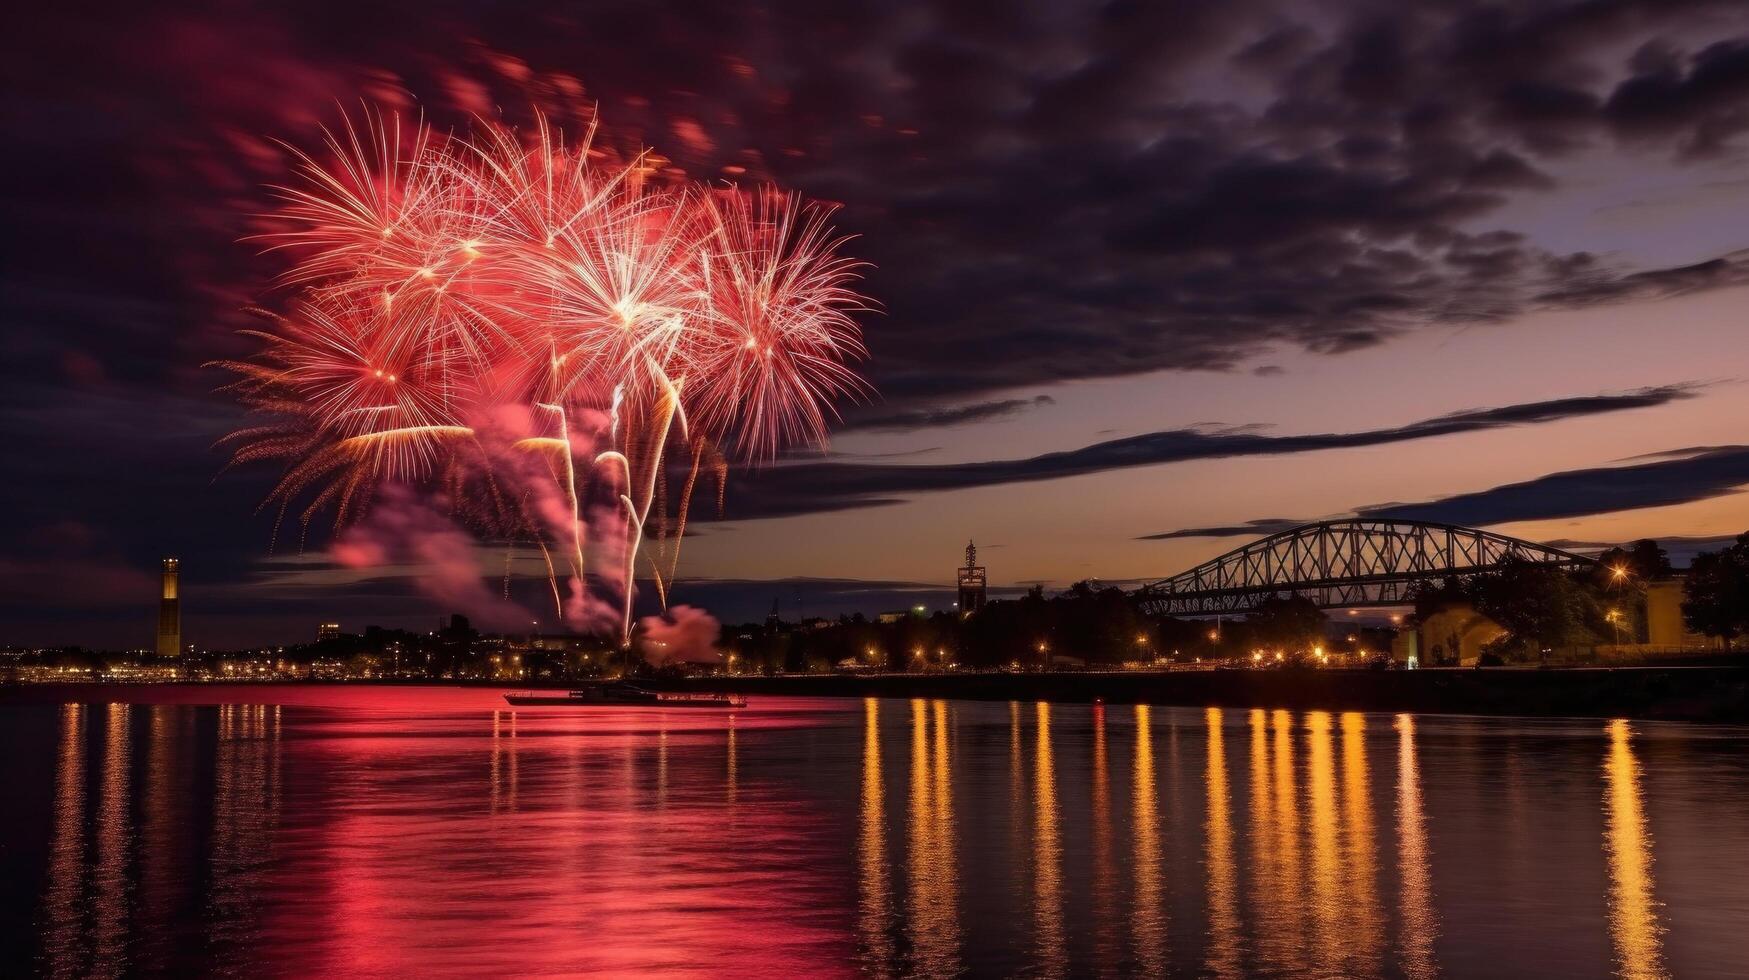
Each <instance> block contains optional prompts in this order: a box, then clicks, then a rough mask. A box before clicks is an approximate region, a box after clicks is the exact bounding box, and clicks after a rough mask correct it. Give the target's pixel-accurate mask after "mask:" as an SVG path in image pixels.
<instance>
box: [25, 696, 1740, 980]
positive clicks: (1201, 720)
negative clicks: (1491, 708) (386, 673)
mask: <svg viewBox="0 0 1749 980" xmlns="http://www.w3.org/2000/svg"><path fill="white" fill-rule="evenodd" d="M69 694H70V695H71V696H74V697H82V698H85V699H86V700H88V701H89V702H91V703H84V704H64V705H53V704H37V705H22V704H9V705H3V706H0V738H3V739H4V742H3V743H0V744H3V745H4V754H3V755H0V787H3V790H0V793H3V795H4V798H5V801H6V802H5V805H4V806H3V807H0V975H4V976H19V975H30V974H48V975H56V976H84V975H94V974H95V975H116V974H157V975H177V976H187V975H194V974H203V973H225V974H240V975H249V976H298V977H310V976H383V977H387V976H440V975H467V976H487V975H509V974H547V975H552V974H569V973H580V972H598V973H617V974H640V975H649V974H653V973H664V974H679V975H697V976H736V975H740V976H796V975H810V976H822V975H824V976H830V975H847V974H856V973H865V974H875V975H887V974H911V975H954V974H960V975H1012V974H1031V975H1044V976H1051V975H1067V976H1081V975H1095V974H1105V975H1161V974H1174V975H1210V976H1235V977H1236V976H1264V975H1280V976H1314V975H1316V976H1329V977H1367V976H1407V977H1430V976H1436V975H1446V976H1468V977H1494V976H1542V977H1550V976H1576V977H1592V976H1607V975H1610V974H1622V975H1627V976H1634V977H1654V976H1663V975H1674V976H1685V977H1687V976H1695V977H1699V976H1720V977H1724V976H1744V975H1749V732H1745V731H1744V730H1743V729H1730V728H1717V727H1699V726H1687V725H1676V724H1654V723H1637V722H1634V723H1630V722H1621V721H1614V722H1612V721H1603V720H1529V719H1510V718H1466V717H1449V716H1410V715H1379V714H1357V713H1324V712H1305V713H1299V712H1295V713H1290V712H1286V711H1249V710H1232V709H1228V710H1216V709H1206V710H1205V709H1200V708H1198V709H1191V708H1164V707H1153V708H1149V707H1145V706H1144V707H1137V706H1129V705H1125V706H1107V707H1099V706H1092V707H1089V706H1085V705H1050V704H1043V703H1034V702H1014V703H1006V702H1004V703H972V702H956V701H934V700H918V701H903V700H889V701H872V700H871V701H867V702H863V701H854V700H800V699H797V700H787V699H776V698H765V699H761V698H755V699H754V703H753V705H752V706H751V707H750V708H749V709H748V710H745V711H741V712H736V713H728V712H718V711H698V712H693V711H655V710H649V709H592V710H575V709H562V708H557V709H553V708H534V709H517V710H509V709H508V708H506V707H505V706H504V704H503V702H502V701H501V699H500V698H499V697H498V696H497V692H492V691H486V690H467V689H448V688H389V689H385V688H357V687H354V688H346V687H332V688H326V687H284V688H249V687H230V688H224V687H198V688H157V689H152V688H146V689H140V690H137V691H131V692H128V693H127V694H125V695H121V696H125V697H128V698H130V699H132V703H102V702H103V701H104V700H105V699H107V698H109V697H113V696H116V695H114V694H111V693H106V692H98V691H92V690H86V691H84V692H74V691H70V692H69ZM215 702H223V703H215Z"/></svg>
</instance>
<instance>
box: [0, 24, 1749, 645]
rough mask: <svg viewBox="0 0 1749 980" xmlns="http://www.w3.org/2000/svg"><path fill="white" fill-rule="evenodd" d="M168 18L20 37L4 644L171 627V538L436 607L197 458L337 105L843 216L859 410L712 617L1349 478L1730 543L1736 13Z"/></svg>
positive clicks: (1739, 413) (1337, 502)
mask: <svg viewBox="0 0 1749 980" xmlns="http://www.w3.org/2000/svg"><path fill="white" fill-rule="evenodd" d="M174 6H175V8H176V9H175V10H174V11H172V10H170V9H169V8H163V9H153V5H138V4H134V5H125V6H117V7H116V8H115V9H113V10H111V11H108V12H107V13H102V14H99V13H93V12H91V11H90V10H89V9H82V10H80V11H78V12H76V13H75V12H73V11H71V10H67V11H65V12H51V11H50V9H49V7H48V6H47V5H37V6H36V7H35V8H33V9H32V10H31V11H29V12H28V13H21V14H18V15H15V16H14V18H13V19H12V23H11V24H9V32H8V33H9V34H10V38H9V41H8V43H7V44H6V46H5V48H6V49H5V51H4V54H5V57H4V58H3V59H0V74H3V75H4V77H5V83H6V84H5V91H6V93H7V94H6V98H5V99H4V100H3V101H0V120H3V121H0V132H3V134H4V136H5V140H6V145H7V153H6V159H7V164H8V171H9V179H7V180H6V181H5V182H4V183H3V184H0V200H3V202H4V208H5V213H6V214H7V229H8V233H7V234H6V235H5V236H4V238H3V239H0V371H3V372H4V384H3V385H0V435H3V436H4V439H5V444H6V445H7V447H8V450H7V453H6V461H7V463H6V471H5V479H4V480H0V643H5V642H75V643H85V644H90V645H99V646H137V645H147V644H149V642H150V639H151V631H152V628H153V623H154V606H153V600H154V596H155V567H156V561H157V559H158V557H160V556H161V555H164V554H172V553H174V554H178V555H180V556H181V557H182V559H183V565H184V590H185V593H186V596H187V598H186V601H185V631H186V633H187V635H188V638H189V639H190V640H191V641H192V642H195V643H199V644H203V645H234V644H242V643H249V642H286V641H293V640H301V639H305V638H307V637H308V636H310V635H311V634H312V633H313V630H314V624H315V622H316V621H317V620H318V619H323V618H338V619H340V620H341V621H342V623H344V624H345V625H346V626H347V628H349V629H358V628H361V627H362V626H363V625H364V624H365V623H366V622H378V623H384V624H393V625H403V624H409V625H423V624H426V623H428V622H430V621H432V620H433V619H434V618H435V616H436V615H438V614H439V613H441V612H444V611H446V610H444V609H442V608H440V606H439V605H438V604H436V603H433V602H432V601H431V600H429V599H427V598H425V597H423V596H422V595H421V594H420V593H419V591H418V589H417V588H416V587H415V585H414V579H415V578H416V577H417V573H418V570H417V569H409V568H379V569H374V570H366V571H360V570H354V569H341V568H338V567H336V566H335V565H333V564H332V563H331V562H330V561H329V560H328V559H327V557H326V554H325V551H324V547H325V544H326V536H325V535H324V534H321V533H319V532H318V531H316V530H315V529H312V532H311V536H310V538H309V539H307V540H305V541H304V542H302V544H301V548H300V543H299V542H297V541H295V540H290V541H288V540H287V538H288V537H289V538H296V537H297V534H296V532H295V530H293V531H288V532H282V533H281V535H280V536H279V539H278V541H277V543H276V542H275V539H274V534H273V526H272V525H273V522H272V518H271V515H265V514H260V513H257V512H256V506H257V504H258V503H259V502H260V500H261V499H262V498H263V497H264V496H265V494H266V491H267V489H268V488H269V487H270V486H271V483H272V479H273V476H274V472H273V471H272V470H270V469H245V470H241V471H228V472H225V473H223V474H221V473H220V469H221V466H222V464H223V461H224V457H223V454H222V453H221V452H219V451H216V450H214V449H213V448H212V443H213V442H214V440H215V439H217V438H218V437H219V436H220V435H222V434H224V433H225V432H227V431H229V430H230V429H232V428H233V427H235V426H236V425H237V424H238V423H239V421H240V418H241V414H240V412H239V410H238V409H237V408H236V407H235V406H234V404H233V403H232V402H231V400H230V399H229V398H228V397H227V396H225V395H223V394H220V393H216V392H215V391H214V389H215V388H216V387H217V386H218V385H220V384H222V383H223V382H224V380H225V379H224V377H223V376H222V375H221V374H220V373H219V372H217V371H214V370H211V369H206V368H203V367H202V365H203V364H204V363H205V362H207V361H209V360H212V359H214V358H219V357H227V356H234V355H236V354H238V353H239V352H240V351H242V350H244V349H245V347H246V345H243V344H242V343H241V342H240V341H239V340H238V339H237V338H236V337H235V331H236V329H237V328H238V327H240V326H243V325H245V324H246V323H247V322H248V317H247V315H246V314H245V313H244V312H243V308H244V307H245V306H247V305H249V304H252V303H257V302H267V303H272V302H273V297H272V296H271V295H268V294H264V293H263V292H262V290H261V287H260V285H259V284H260V283H262V282H265V281H266V280H267V278H268V276H269V275H271V273H272V272H273V271H276V269H277V266H276V265H274V264H273V263H271V262H269V261H265V260H263V259H262V258H261V257H258V256H256V255H254V254H253V253H254V249H253V248H252V247H251V246H250V245H248V244H247V243H243V242H239V239H240V238H242V237H243V236H245V235H247V234H249V232H250V231H251V228H252V224H251V222H252V220H253V219H252V218H251V217H250V216H251V215H252V214H253V213H256V212H258V211H259V210H260V209H261V208H263V207H264V206H265V204H266V201H267V196H266V194H265V192H264V190H263V187H262V185H263V184H264V183H266V182H268V181H271V180H273V179H275V178H276V177H277V176H278V175H280V174H281V173H282V171H283V167H284V155H283V152H282V151H281V150H280V149H279V148H278V147H277V146H276V144H275V143H274V142H273V141H274V140H275V139H284V140H286V141H289V142H291V143H293V144H297V145H311V144H313V142H314V141H315V140H316V139H317V138H318V136H319V127H320V126H321V125H322V124H324V123H334V122H336V121H337V120H338V119H339V117H340V113H341V111H342V110H343V108H346V107H355V106H357V105H358V104H359V101H360V100H365V101H368V102H369V103H371V104H374V105H379V106H383V107H386V108H390V109H397V110H401V111H404V112H407V113H409V114H418V113H423V114H424V115H425V116H426V117H427V118H429V119H431V120H433V121H434V122H436V123H438V124H439V125H441V126H445V127H450V126H458V127H459V126H465V125H466V122H467V119H468V118H469V116H470V115H471V114H480V115H486V116H491V117H500V116H501V117H503V118H506V119H509V120H512V121H521V120H525V119H527V118H528V116H529V113H530V108H531V107H536V106H538V107H540V108H542V109H544V110H545V111H547V112H549V113H550V114H551V115H553V116H554V117H555V118H556V119H559V120H560V121H562V122H563V123H565V124H566V125H568V126H571V127H576V126H578V125H580V120H581V119H582V118H583V117H585V116H586V115H587V113H588V112H589V111H590V107H591V106H599V113H600V117H601V120H602V124H603V126H604V127H605V130H606V132H607V134H608V138H609V139H611V140H612V141H614V142H615V143H618V144H622V145H626V146H634V145H648V146H652V147H654V148H656V149H657V150H658V151H659V152H660V153H661V154H662V155H663V156H664V157H666V158H668V159H669V160H671V161H672V167H673V168H674V169H676V170H683V171H684V172H685V173H687V174H689V175H691V176H692V177H694V178H697V179H702V180H715V179H730V178H733V179H736V180H739V181H742V182H746V181H748V180H758V179H770V180H775V181H776V182H778V183H780V184H782V185H784V186H786V187H791V188H795V189H798V190H800V191H803V192H805V193H807V194H809V195H811V196H813V197H816V198H821V199H825V200H830V201H834V202H838V203H840V204H842V206H843V210H842V212H841V213H840V215H839V222H838V223H839V226H840V228H841V229H842V230H844V231H847V232H850V233H854V234H856V235H858V236H859V237H858V238H857V240H856V241H855V242H854V243H853V244H852V245H851V246H850V251H851V252H853V253H854V254H855V255H857V256H858V257H861V258H864V259H867V260H868V261H869V262H871V263H872V264H873V267H872V268H871V269H870V270H869V272H868V277H867V280H866V282H865V283H864V289H865V291H866V292H867V293H868V294H869V295H870V296H872V297H873V298H874V299H876V300H877V301H878V302H879V303H880V304H881V306H882V307H883V310H882V312H881V313H879V314H874V315H869V316H866V317H864V318H863V321H862V322H863V327H864V330H865V332H866V337H867V341H868V346H869V349H870V352H871V358H870V360H869V361H868V362H867V363H866V364H864V365H863V366H862V367H863V370H864V371H865V373H866V375H867V376H868V378H869V379H870V380H871V382H872V383H873V384H874V386H875V387H876V389H877V390H878V391H879V392H880V399H879V400H878V401H877V402H876V403H873V404H869V405H863V406H849V407H847V409H846V415H847V419H846V423H845V425H844V426H843V428H842V430H841V432H840V434H839V436H838V437H837V438H836V439H835V441H834V444H833V446H832V452H831V455H830V456H828V457H825V458H821V457H820V456H818V455H813V456H797V457H794V458H791V459H788V460H786V461H784V462H783V463H781V464H779V465H777V466H774V467H771V468H769V469H766V470H764V471H761V472H754V473H747V472H741V473H737V474H736V476H735V477H734V479H732V481H731V485H730V487H729V494H728V500H727V514H726V516H727V520H723V521H711V522H708V523H702V524H701V525H699V527H698V533H697V535H696V536H694V537H692V538H691V539H689V542H688V549H689V551H688V555H687V558H686V561H685V563H684V565H683V576H689V577H683V579H682V581H681V583H680V585H679V587H678V595H677V598H678V599H679V600H680V601H684V602H691V603H694V604H698V605H703V606H706V607H707V608H710V609H712V610H713V611H715V612H716V613H717V614H718V615H719V616H721V617H722V618H724V619H726V620H740V619H746V618H756V617H758V616H761V615H763V612H764V610H765V609H766V608H768V607H769V605H770V603H771V600H772V599H773V598H774V597H779V598H781V599H782V601H783V604H784V606H785V609H786V612H793V610H794V609H795V608H796V607H797V605H798V604H799V605H800V606H801V607H802V609H803V611H805V612H806V613H808V614H822V613H833V612H838V611H841V610H853V609H861V610H863V611H869V612H872V611H876V610H879V609H886V608H893V607H896V606H900V605H905V604H909V602H910V601H912V600H913V599H915V601H922V602H929V603H934V604H941V603H943V602H945V599H944V598H943V594H944V586H945V585H946V584H947V583H949V582H950V581H951V575H952V568H953V566H954V565H955V564H956V562H957V561H958V559H959V557H960V552H961V549H962V548H963V547H964V542H965V540H966V539H967V538H968V537H972V538H976V539H977V540H978V542H979V545H980V549H981V551H982V554H983V556H984V559H985V561H986V563H987V564H988V565H989V567H990V573H991V577H992V580H993V581H994V582H995V583H998V584H999V585H1002V586H1006V587H1023V586H1024V585H1026V584H1030V583H1032V582H1044V583H1046V584H1047V585H1049V586H1061V585H1066V584H1068V583H1069V582H1072V581H1075V580H1077V579H1081V578H1088V577H1097V578H1099V579H1102V580H1107V581H1113V582H1130V581H1135V580H1143V579H1151V578H1158V577H1164V576H1166V575H1169V574H1172V573H1174V572H1177V571H1180V570H1182V569H1183V568H1186V567H1189V566H1190V565H1192V564H1195V563H1196V562H1198V561H1201V560H1204V559H1206V558H1209V557H1213V556H1214V555H1216V554H1218V553H1220V552H1222V551H1224V550H1226V549H1228V548H1231V547H1234V546H1236V545H1238V544H1241V543H1243V542H1244V541H1246V540H1248V536H1254V535H1257V534H1262V533H1267V532H1268V531H1270V530H1272V529H1274V528H1277V527H1280V526H1284V525H1286V524H1291V523H1294V522H1297V521H1301V520H1306V519H1313V518H1321V517H1328V516H1334V515H1343V514H1355V513H1360V514H1377V515H1383V516H1409V517H1426V518H1430V519H1439V520H1449V521H1453V522H1457V523H1464V524H1471V525H1479V526H1486V527H1490V528H1495V529H1498V530H1502V531H1505V532H1507V533H1511V534H1515V535H1519V536H1522V537H1527V538H1531V539H1534V540H1539V541H1548V542H1561V543H1564V544H1566V545H1568V546H1572V547H1586V546H1589V545H1596V544H1603V543H1611V542H1617V541H1622V540H1627V539H1632V538H1635V537H1641V536H1653V537H1659V538H1662V539H1666V540H1667V541H1668V543H1670V544H1671V545H1672V550H1673V551H1676V552H1677V553H1678V557H1679V558H1681V557H1683V556H1684V555H1685V554H1687V553H1692V551H1693V550H1695V549H1696V548H1698V547H1704V546H1707V545H1708V542H1709V540H1710V539H1716V538H1718V537H1719V536H1722V535H1730V534H1735V533H1737V532H1739V531H1742V530H1744V529H1745V528H1749V498H1745V497H1744V496H1743V495H1742V494H1741V493H1740V490H1741V488H1742V487H1744V486H1745V485H1749V435H1746V434H1745V433H1744V432H1743V431H1742V426H1743V424H1744V419H1745V418H1746V417H1749V387H1746V386H1745V384H1744V378H1745V374H1746V373H1749V372H1746V367H1745V365H1746V361H1749V335H1746V334H1745V331H1744V328H1743V321H1744V311H1745V309H1746V305H1749V5H1745V4H1743V3H1741V2H1740V0H1729V2H1725V0H1720V2H1706V0H1639V2H1636V0H1589V2H1571V0H1550V2H1516V3H1479V2H1474V3H1473V2H1464V0H1446V2H1441V3H1431V4H1430V3H1423V4H1414V3H1407V4H1406V3H1402V2H1400V0H1393V2H1378V3H1374V2H1346V3H1336V2H1311V0H1307V2H1299V3H1290V2H1286V0H1275V2H1250V0H1228V2H1224V3H1207V2H1203V0H1183V2H1134V3H1126V2H1116V3H1105V4H1094V3H1070V2H1063V0H1049V2H1038V3H1025V2H1011V0H1004V2H953V3H941V4H919V3H905V2H901V0H882V2H878V3H800V2H798V3H765V4H760V3H722V4H702V3H701V4H686V3H660V2H631V3H614V4H608V3H601V4H590V3H582V4H550V3H549V4H538V5H532V4H531V5H526V6H524V5H516V4H480V3H475V4H470V3H456V2H443V0H437V2H427V3H421V4H406V3H402V4H382V3H372V2H368V0H364V2H359V0H354V2H349V3H345V4H335V3H328V2H312V3H304V4H297V5H284V6H285V9H283V10H280V11H278V12H269V11H267V10H266V9H265V8H264V7H263V5H251V4H244V3H206V4H178V5H174ZM482 560H483V564H484V565H485V566H486V567H487V568H491V567H492V564H493V562H497V563H498V564H499V565H500V566H501V564H502V561H503V558H502V553H501V552H500V553H499V554H498V556H497V557H496V558H494V557H492V556H490V555H482Z"/></svg>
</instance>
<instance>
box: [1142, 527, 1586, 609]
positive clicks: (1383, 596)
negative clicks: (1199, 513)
mask: <svg viewBox="0 0 1749 980" xmlns="http://www.w3.org/2000/svg"><path fill="white" fill-rule="evenodd" d="M1509 561H1520V562H1531V563H1534V564H1539V565H1549V566H1552V567H1556V568H1589V567H1593V566H1595V565H1596V561H1595V560H1593V559H1591V558H1587V557H1585V556H1583V555H1575V554H1573V553H1571V552H1567V551H1562V550H1560V549H1558V548H1550V547H1548V546H1547V545H1540V544H1536V543H1535V542H1531V541H1522V540H1519V539H1518V538H1509V537H1506V536H1505V535H1501V534H1495V533H1493V532H1490V531H1482V530H1478V529H1476V528H1473V527H1459V526H1457V525H1455V524H1438V523H1434V522H1432V521H1404V520H1375V519H1360V518H1351V519H1345V520H1339V521H1321V522H1318V523H1316V524H1304V525H1301V526H1300V527H1296V528H1292V529H1290V530H1286V531H1281V532H1278V533H1276V534H1272V535H1269V536H1268V537H1265V538H1259V539H1258V540H1256V541H1253V542H1251V543H1250V544H1247V545H1244V546H1242V547H1239V548H1235V549H1233V550H1232V551H1229V552H1227V553H1226V554H1224V555H1222V556H1220V557H1219V558H1215V559H1213V560H1211V561H1207V562H1204V563H1203V564H1201V565H1198V566H1196V567H1195V568H1192V569H1190V570H1189V571H1185V572H1180V573H1178V574H1177V575H1174V576H1173V577H1172V578H1169V579H1164V580H1162V581H1159V582H1154V583H1152V584H1149V585H1144V586H1142V587H1141V588H1140V589H1138V590H1136V593H1135V595H1136V598H1137V599H1139V600H1140V601H1141V603H1142V608H1143V609H1144V610H1146V611H1147V612H1148V613H1149V614H1150V615H1155V616H1216V615H1233V614H1235V613H1248V612H1251V611H1252V610H1254V609H1256V608H1257V606H1258V604H1259V603H1261V602H1263V601H1264V600H1266V599H1268V598H1270V597H1272V596H1287V595H1301V596H1305V597H1306V598H1308V599H1311V600H1312V601H1313V602H1315V603H1317V605H1318V607H1319V608H1320V609H1359V608H1365V607H1389V606H1401V605H1406V604H1407V603H1408V602H1409V601H1410V600H1409V596H1410V592H1411V590H1412V589H1413V588H1414V587H1415V586H1416V585H1417V584H1419V583H1422V582H1433V583H1440V582H1444V581H1446V580H1447V579H1451V578H1464V577H1467V576H1472V575H1481V574H1485V573H1488V572H1495V571H1499V570H1500V569H1501V568H1503V567H1505V566H1506V564H1507V563H1508V562H1509Z"/></svg>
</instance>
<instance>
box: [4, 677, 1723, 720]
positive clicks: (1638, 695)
mask: <svg viewBox="0 0 1749 980" xmlns="http://www.w3.org/2000/svg"><path fill="white" fill-rule="evenodd" d="M588 683H594V682H592V681H574V682H563V683H561V682H554V681H521V682H504V681H483V680H442V679H429V680H428V679H417V680H415V679H411V678H408V679H397V680H386V679H372V680H320V681H316V680H273V681H244V680H237V681H217V682H206V681H172V682H132V681H117V682H110V683H94V682H69V683H66V684H60V683H31V684H17V685H8V686H3V687H0V708H4V707H6V706H11V705H22V704H62V703H68V702H69V700H77V701H80V702H81V703H96V702H91V701H89V700H88V699H89V698H91V697H92V696H93V694H94V693H97V694H99V696H100V692H102V691H105V690H113V691H118V692H119V691H128V690H150V689H155V688H176V689H182V690H191V689H193V690H199V689H202V688H208V687H216V686H225V687H230V688H248V687H260V688H263V689H268V688H281V689H284V688H301V687H329V686H332V687H357V688H372V687H378V688H406V687H450V688H464V689H466V688H476V689H490V690H497V691H509V690H518V689H529V690H566V689H570V688H575V687H579V686H583V685H585V684H588ZM636 683H637V684H639V685H640V686H643V687H647V688H650V689H651V690H660V691H670V692H687V691H691V692H707V691H708V692H721V693H727V694H741V695H748V696H757V697H832V698H868V697H877V698H949V699H957V700H967V701H1017V700H1018V701H1049V702H1054V703H1061V704H1089V703H1094V702H1104V703H1108V704H1154V705H1160V706H1173V707H1219V708H1235V709H1244V708H1263V709H1271V710H1273V709H1278V708H1279V709H1286V710H1291V711H1368V712H1387V713H1388V712H1411V713H1415V714H1451V715H1481V716H1488V715H1493V716H1517V717H1543V718H1635V719H1642V720H1648V721H1686V722H1699V723H1706V724H1725V725H1733V724H1734V725H1749V666H1742V665H1731V666H1695V667H1571V668H1558V669H1547V670H1539V669H1534V668H1517V667H1504V668H1487V669H1483V670H1476V669H1456V668H1448V669H1425V670H1416V671H1377V670H1294V669H1286V670H1213V669H1211V670H1173V671H1145V672H1144V671H1075V672H1062V673H957V674H869V675H854V674H783V675H777V676H771V677H767V676H763V675H749V676H737V677H691V678H640V679H638V680H637V681H636ZM75 692H76V693H75ZM68 694H73V695H74V696H73V697H72V698H71V699H70V698H69V697H68V696H67V695H68ZM213 703H215V704H217V703H221V702H217V701H215V702H213ZM224 703H235V702H229V701H227V702H224Z"/></svg>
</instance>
